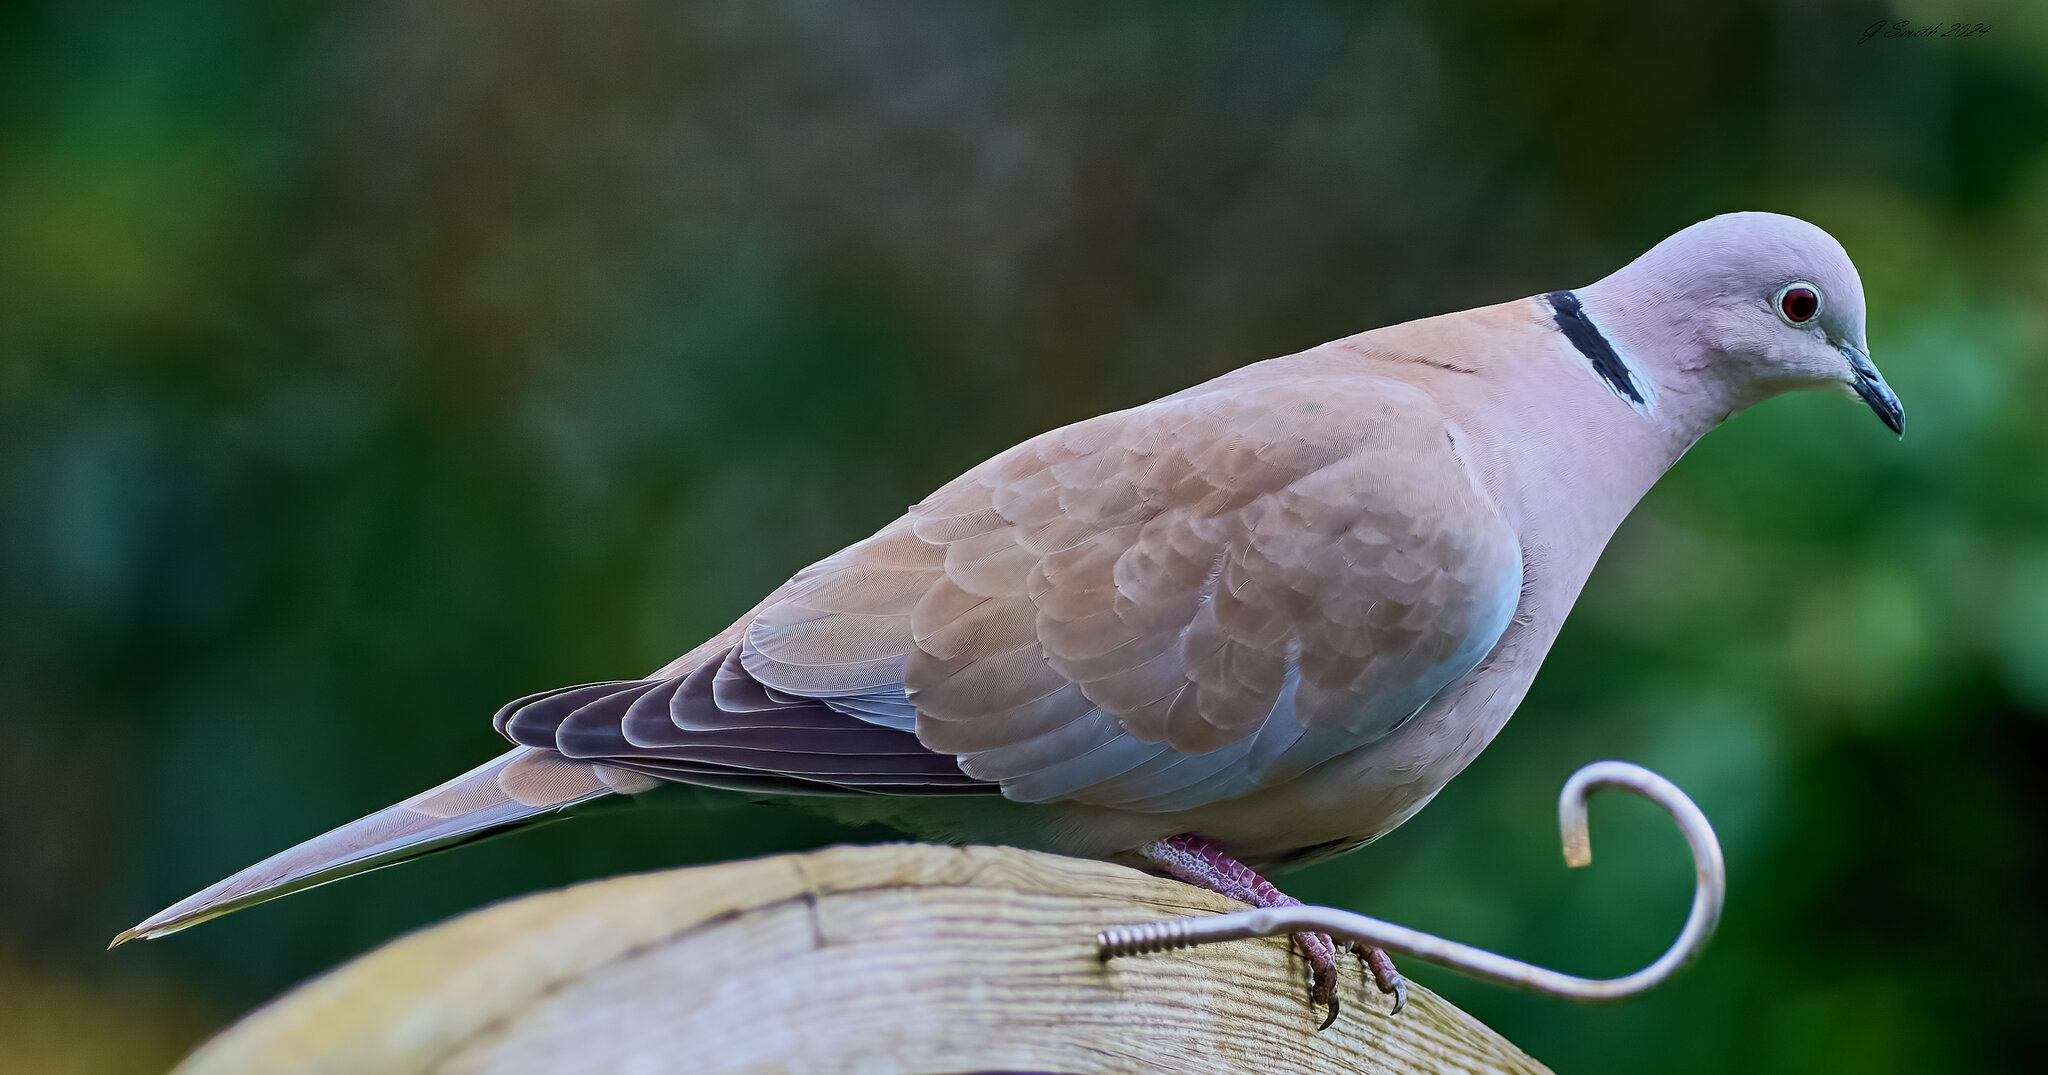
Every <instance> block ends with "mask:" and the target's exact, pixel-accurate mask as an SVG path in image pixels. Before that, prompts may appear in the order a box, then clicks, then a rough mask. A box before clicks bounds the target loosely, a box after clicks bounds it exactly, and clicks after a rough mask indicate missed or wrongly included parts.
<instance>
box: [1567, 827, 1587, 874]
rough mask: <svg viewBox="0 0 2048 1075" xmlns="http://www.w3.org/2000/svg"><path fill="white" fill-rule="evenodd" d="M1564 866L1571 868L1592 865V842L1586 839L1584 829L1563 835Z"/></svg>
mask: <svg viewBox="0 0 2048 1075" xmlns="http://www.w3.org/2000/svg"><path fill="white" fill-rule="evenodd" d="M1564 864H1565V865H1567V866H1572V867H1578V866H1591V865H1592V864H1593V842H1592V841H1591V840H1590V839H1588V838H1587V834H1586V830H1585V829H1583V828H1581V829H1579V830H1578V831H1576V832H1566V833H1565V834H1564Z"/></svg>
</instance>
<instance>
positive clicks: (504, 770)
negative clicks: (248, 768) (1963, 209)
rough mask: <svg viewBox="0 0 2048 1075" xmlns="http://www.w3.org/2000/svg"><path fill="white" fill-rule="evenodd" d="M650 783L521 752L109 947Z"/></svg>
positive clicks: (186, 904) (231, 884)
mask: <svg viewBox="0 0 2048 1075" xmlns="http://www.w3.org/2000/svg"><path fill="white" fill-rule="evenodd" d="M654 783H655V781H654V780H652V779H651V778H649V777H645V776H641V775H640V774H638V773H631V772H627V771H626V770H623V769H618V768H614V767H612V766H609V765H601V764H597V763H594V762H587V761H576V760H573V759H570V758H565V757H563V756H562V755H560V754H557V753H555V752H554V751H552V750H539V749H535V748H532V747H520V748H518V749H517V750H514V751H512V752H510V753H508V754H504V755H502V756H500V757H498V758H497V759H495V760H493V761H490V762H487V763H485V764H483V765H480V766H478V767H476V768H475V769H471V770H470V771H469V772H466V773H464V774H462V775H461V776H458V777H456V778H455V779H453V780H450V781H448V782H447V783H445V784H442V785H441V786H439V787H436V788H432V789H429V790H427V791H423V792H421V793H419V794H418V795H415V796H413V797H412V798H410V799H407V800H405V801H404V802H402V803H399V804H398V805H396V806H387V807H385V808H384V809H382V810H379V811H377V812H376V813H374V814H371V815H370V816H368V817H366V818H363V819H361V820H359V821H353V822H350V823H349V824H346V825H343V826H342V827H340V828H338V829H335V830H334V831H332V832H329V833H327V834H326V835H324V836H316V837H314V838H313V839H311V840H308V841H306V842H305V843H302V844H300V845H298V846H297V847H294V848H291V849H290V850H287V851H282V852H279V853H278V854H275V855H272V856H270V857H269V858H267V859H264V860H263V861H262V862H259V863H257V864H256V865H254V866H251V867H249V868H248V869H246V870H243V871H242V872H240V873H238V874H236V875H234V876H233V877H230V878H228V879H227V880H225V881H222V882H220V883H219V884H216V885H214V886H212V887H210V888H207V889H204V890H202V891H199V892H195V893H193V894H192V895H190V896H188V897H186V898H185V899H183V900H180V901H179V902H177V903H175V904H172V905H171V906H169V907H166V908H164V909H163V910H162V911H159V912H157V913H156V914H154V915H152V916H150V917H149V918H148V919H146V920H144V921H143V922H142V923H141V924H139V925H137V926H136V927H135V928H134V929H131V930H128V931H127V932H125V933H123V934H121V935H120V936H118V937H116V938H114V943H115V944H120V943H121V942H123V941H132V940H135V939H136V938H138V937H142V938H149V937H161V936H163V935H164V934H166V933H175V932H177V931H178V930H181V929H184V928H185V927H187V926H192V925H197V924H199V923H201V922H204V921H206V920H207V919H209V918H214V917H217V916H220V915H224V914H227V913H228V912H229V911H236V910H240V909H241V908H244V907H248V906H250V905H252V904H257V903H262V902H264V901H266V900H274V899H276V898H278V897H279V896H286V895H290V894H291V893H293V892H299V891H302V890H304V889H308V888H312V887H313V886H314V885H324V884H326V883H327V882H329V881H338V880H340V879H342V878H344V877H351V876H354V875H355V874H359V873H364V872H367V871H369V870H374V869H377V868H379V867H382V866H390V865H394V864H396V863H400V862H404V861H406V860H407V859H413V858H418V857H419V856H421V855H425V854H429V853H431V852H434V851H442V850H446V849H447V848H451V847H456V846H459V845H461V844H466V843H472V842H475V841H477V840H481V839H483V838H485V837H487V836H495V835H498V834H499V833H503V832H506V831H509V830H511V829H515V828H523V827H525V826H528V825H534V824H539V823H541V822H545V821H551V820H554V819H555V818H558V817H560V816H561V815H562V812H563V811H564V810H567V809H569V808H570V807H572V806H576V805H578V804H580V803H585V802H588V801H590V800H592V799H597V798H602V797H603V796H606V795H610V794H613V793H615V792H623V793H632V792H637V791H642V790H645V789H646V788H648V787H649V786H651V785H653V784H654Z"/></svg>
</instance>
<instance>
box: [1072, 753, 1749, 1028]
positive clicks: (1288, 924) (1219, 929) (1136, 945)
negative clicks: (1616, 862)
mask: <svg viewBox="0 0 2048 1075" xmlns="http://www.w3.org/2000/svg"><path fill="white" fill-rule="evenodd" d="M1601 788H1616V789H1619V790H1621V791H1627V792H1632V793H1634V794H1636V795H1640V796H1642V797H1643V798H1645V799H1648V800H1650V801H1651V802H1653V803H1656V804H1657V805H1658V806H1661V807H1663V808H1664V809H1665V811H1666V812H1668V813H1669V814H1670V815H1671V817H1672V820H1674V821H1676V822H1677V823H1678V828H1679V830H1680V831H1682V832H1684V833H1685V842H1686V843H1687V844H1689V845H1690V846H1691V847H1692V863H1693V869H1694V871H1695V873H1696V874H1697V875H1698V883H1697V885H1696V886H1695V887H1694V889H1693V896H1692V913H1691V914H1690V915H1689V916H1687V918H1686V920H1685V928H1684V929H1682V930H1680V931H1679V934H1678V940H1676V941H1674V942H1672V945H1671V947H1670V949H1668V950H1667V951H1665V953H1664V954H1663V955H1661V956H1659V957H1657V961H1656V962H1654V963H1652V964H1650V965H1649V966H1647V967H1644V968H1643V969H1642V970H1639V971H1636V972H1635V973H1634V974H1630V975H1626V976H1624V977H1621V978H1605V979H1602V978H1579V977H1575V976H1573V975H1570V974H1561V973H1559V972H1557V971H1554V970H1549V969H1546V968H1544V967H1538V966H1533V965H1531V964H1528V963H1524V962H1522V961H1520V960H1517V959H1509V958H1508V957H1506V956H1503V955H1497V954H1495V953H1493V952H1489V951H1486V950H1485V949H1483V948H1474V947H1472V946H1471V945H1468V944H1459V943H1458V942H1456V941H1448V940H1445V939H1444V938H1442V937H1438V936H1435V935H1433V934H1428V933H1423V932H1421V931H1419V930H1413V929H1409V928H1407V927H1406V926H1397V925H1395V924H1393V923H1392V922H1383V921H1381V920H1379V919H1377V918H1368V917H1366V916H1365V915H1362V914H1353V913H1352V912H1350V911H1340V910H1338V909H1336V908H1334V907H1311V906H1297V907H1269V908H1258V909H1254V910H1249V911H1232V912H1229V913H1227V914H1220V915H1210V916H1207V917H1201V918H1177V919H1173V920H1171V921H1166V922H1149V923H1145V924H1143V925H1136V926H1121V927H1118V928H1116V929H1111V930H1106V931H1104V932H1103V933H1102V935H1101V936H1099V937H1097V938H1096V944H1097V946H1098V950H1099V953H1100V955H1101V957H1102V958H1103V959H1105V960H1107V959H1111V958H1113V957H1116V956H1125V955H1137V954H1140V953H1144V952H1161V951H1166V950H1168V949H1173V948H1192V947H1194V946H1195V945H1200V944H1214V943H1215V942H1217V941H1235V940H1241V939H1244V938H1247V937H1275V936H1279V935H1281V934H1286V933H1326V934H1329V935H1330V936H1331V937H1332V938H1334V939H1336V940H1339V941H1363V942H1365V943H1366V944H1369V945H1373V946H1375V947H1379V948H1384V949H1386V950H1387V951H1389V952H1398V953H1400V954H1402V955H1408V956H1414V957H1415V958H1417V959H1421V960H1425V961H1427V962H1430V963H1435V964H1437V965H1438V966H1441V967H1448V968H1450V969H1451V970H1454V971H1457V972H1458V973H1460V974H1463V975H1466V976H1467V977H1471V978H1477V979H1479V980H1481V981H1485V982H1494V983H1497V984H1499V985H1505V986H1511V987H1513V988H1516V989H1526V990H1529V991H1530V992H1534V993H1548V994H1551V995H1552V996H1559V997H1570V998H1571V999H1573V1000H1585V1001H1600V1000H1619V999H1620V998H1622V997H1631V996H1634V995H1636V994H1637V993H1641V992H1643V991H1645V990H1647V989H1649V988H1651V987H1652V986H1655V985H1657V984H1658V983H1659V982H1662V981H1663V980H1664V979H1666V978H1668V977H1670V976H1671V974H1672V972H1673V971H1676V970H1677V969H1678V968H1679V967H1681V966H1684V965H1685V963H1686V961H1687V960H1689V959H1691V958H1692V957H1694V956H1696V955H1698V954H1699V952H1700V949H1702V948H1704V947H1706V944H1707V938H1708V937H1711V936H1712V935H1713V933H1714V926H1715V924H1716V923H1717V922H1719V921H1720V918H1721V903H1722V901H1723V900H1724V899H1725V898H1726V896H1727V894H1728V876H1727V871H1726V868H1725V867H1724V866H1723V864H1722V862H1721V844H1720V841H1718V840H1716V839H1715V838H1714V827H1713V826H1712V825H1709V824H1708V823H1707V816H1706V815H1705V814H1703V813H1701V812H1700V808H1699V807H1698V806H1695V805H1693V801H1692V800H1691V799H1689V798H1687V797H1686V795H1685V793H1684V792H1682V791H1680V790H1678V786H1677V785H1676V784H1673V783H1672V782H1671V781H1669V780H1666V779H1664V778H1663V777H1661V776H1658V775H1657V774H1656V773H1653V772H1651V771H1650V770H1648V769H1645V768H1643V767H1642V766H1640V765H1632V764H1630V763H1628V762H1625V761H1596V762H1594V763H1593V764H1591V765H1588V766H1585V767H1584V768H1582V769H1580V770H1579V771H1578V772H1575V773H1573V774H1572V775H1571V779H1569V780H1567V781H1565V784H1564V790H1563V791H1562V792H1560V793H1559V795H1558V799H1557V824H1558V828H1559V830H1560V831H1561V832H1562V833H1563V835H1564V860H1565V864H1566V865H1567V866H1584V865H1586V864H1587V863H1589V862H1591V861H1593V851H1592V845H1591V838H1590V836H1589V835H1588V834H1587V830H1586V800H1587V799H1588V798H1590V797H1591V795H1592V793H1593V792H1595V791H1598V790H1599V789H1601Z"/></svg>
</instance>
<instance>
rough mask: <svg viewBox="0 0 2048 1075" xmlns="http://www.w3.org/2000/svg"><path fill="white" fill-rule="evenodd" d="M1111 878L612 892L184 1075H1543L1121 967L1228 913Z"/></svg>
mask: <svg viewBox="0 0 2048 1075" xmlns="http://www.w3.org/2000/svg"><path fill="white" fill-rule="evenodd" d="M1234 906H1236V905H1235V904H1232V903H1230V902H1229V901H1227V900H1225V899H1223V898H1222V897H1220V896H1216V895H1213V894H1211V893H1208V892H1204V891H1201V890H1199V889H1194V888H1190V887H1188V886H1186V885H1182V884H1179V883H1176V882H1173V881H1166V880H1161V879H1159V878H1155V877H1149V876H1146V875H1145V874H1142V873H1139V872H1137V871H1135V870H1130V869H1126V868H1124V867H1121V866H1115V865H1111V864H1108V863H1102V862H1092V861H1086V860H1081V859H1069V858H1060V857H1058V856H1054V855H1045V854H1038V853H1034V852H1028V851H1018V850H1014V849H1010V848H998V847H965V848H955V847H938V846H932V845H927V844H890V845H882V846H868V847H835V848H829V849H827V850H823V851H816V852H812V853H809V854H801V855H778V856H775V857H772V858H764V859H755V860H752V861H747V862H732V863H726V864H723V865H717V866H700V867H695V868H692V869H682V870H669V871H665V872H662V873H653V874H642V875H636V876H629V877H617V878H612V879H610V880H605V881H595V882H592V883H589V884H584V885H577V886H575V887H573V888H566V889H562V890H559V891H555V892H545V893H541V894H538V895H534V896H528V897H525V898H522V899H517V900H513V901H511V902H508V903H503V904H499V905H497V906H494V907H488V908H485V909H483V910H480V911H476V912H473V913H471V914H467V915H464V916H462V917H460V918H457V919H454V920H453V921H450V922H447V923H444V924H442V925H439V926H435V927H432V928H430V929H426V930H423V931H421V932H419V933H416V934H413V935H411V936H408V937H403V938H401V939H399V940H396V941H393V942H391V943H390V944H387V945H385V946H384V947H382V948H379V949H377V950H376V951H374V952H371V953H370V954H368V955H366V956H363V957H362V958H360V959H357V960H355V961H353V962H350V963H347V964H345V965H343V966H342V967H340V968H338V969H336V970H334V971H332V972H330V973H328V974H326V975H324V976H322V977H320V978H317V979H314V980H313V981H311V982H308V983H307V984H305V985H304V986H301V987H299V988H298V989H296V990H294V991H292V992H290V993H288V994H286V995H285V996H283V997H281V998H279V999H278V1000H276V1001H273V1002H271V1003H270V1004H269V1005H266V1006H265V1007H263V1008H260V1009H258V1010H257V1011H256V1012H254V1013H253V1014H251V1015H249V1016H248V1017H246V1018H245V1019H243V1020H242V1021H241V1022H240V1023H239V1024H237V1025H236V1026H234V1027H232V1028H230V1029H229V1030H228V1031H226V1032H225V1033H223V1034H222V1035H221V1036H219V1037H218V1038H215V1039H214V1040H213V1041H211V1042H209V1043H207V1044H206V1045H205V1046H204V1047H203V1048H201V1049H200V1051H199V1052H198V1053H196V1054H194V1055H193V1056H192V1058H191V1059H189V1060H188V1061H186V1063H185V1065H184V1066H183V1067H181V1068H179V1072H180V1073H181V1075H221V1073H228V1072H234V1073H242V1072H255V1071H261V1072H307V1073H327V1072H334V1073H340V1072H379V1073H391V1075H398V1073H430V1072H431V1073H436V1075H439V1073H452V1072H490V1073H510V1072H550V1073H553V1072H650V1073H651V1072H667V1071H689V1072H706V1073H711V1072H797V1073H813V1072H815V1073H837V1072H898V1071H901V1072H973V1071H1040V1072H1077V1073H1078V1072H1141V1071H1172V1072H1190V1073H1208V1072H1269V1071H1317V1072H1324V1071H1326V1072H1345V1073H1351V1072H1402V1073H1407V1072H1453V1071H1456V1072H1510V1073H1532V1072H1544V1071H1545V1070H1546V1069H1545V1068H1543V1067H1542V1066H1541V1065H1540V1064H1537V1063H1536V1062H1535V1061H1533V1060H1531V1059H1530V1058H1529V1057H1528V1056H1526V1055H1524V1054H1523V1053H1522V1052H1521V1051H1520V1050H1518V1049H1516V1048H1515V1047H1514V1046H1513V1045H1511V1044H1509V1043H1508V1042H1507V1041H1505V1040H1503V1039H1502V1038H1501V1037H1500V1036H1499V1035H1497V1034H1495V1033H1493V1032H1492V1031H1491V1030H1488V1029H1487V1028H1486V1027H1485V1026H1483V1025H1481V1024H1480V1023H1479V1022H1478V1021H1476V1020H1474V1019H1473V1018H1472V1017H1470V1016H1468V1015H1466V1014H1465V1013H1463V1012H1461V1011H1459V1010H1457V1009H1456V1008H1453V1007H1451V1006H1450V1005H1449V1004H1447V1003H1445V1002H1444V1001H1443V1000H1442V999H1440V998H1438V997H1437V996H1435V995H1434V994H1432V993H1430V992H1428V991H1427V990H1424V989H1421V988H1419V987H1413V986H1411V993H1410V999H1409V1004H1408V1010H1407V1011H1405V1012H1403V1013H1402V1014H1401V1015H1400V1016H1399V1017H1396V1018H1392V1019H1389V1018H1388V1017H1387V1016H1386V1015H1385V1014H1384V1009H1383V1008H1382V1007H1381V1006H1380V1005H1381V1004H1382V1003H1383V1001H1382V999H1381V997H1380V996H1379V994H1378V993H1376V992H1370V991H1369V987H1368V986H1366V985H1365V984H1363V982H1362V981H1361V979H1360V978H1359V976H1358V974H1359V972H1358V968H1357V966H1356V965H1355V964H1349V965H1345V967H1344V972H1345V977H1344V980H1343V987H1344V989H1345V990H1346V999H1347V1003H1346V1004H1345V1011H1344V1015H1343V1018H1341V1019H1339V1020H1338V1022H1337V1025H1335V1026H1333V1027H1331V1028H1330V1029H1329V1030H1328V1031H1326V1032H1323V1033H1320V1034H1318V1033H1316V1030H1315V1027H1316V1023H1317V1022H1318V1021H1319V1018H1318V1016H1319V1015H1320V1013H1319V1012H1315V1011H1311V1010H1310V1008H1309V1006H1308V1002H1307V989H1306V986H1305V977H1306V967H1305V965H1304V964H1303V963H1302V961H1301V958H1300V957H1299V956H1298V955H1297V954H1295V952H1294V951H1293V946H1292V945H1290V944H1288V943H1287V942H1285V941H1283V940H1278V939H1275V940H1266V941H1241V942H1235V943H1232V944H1223V945H1214V946H1210V947H1206V948H1201V949H1195V950H1190V951H1180V952H1170V953H1164V954H1158V955H1147V956H1139V957H1131V958H1126V959H1118V960H1115V961H1112V962H1109V963H1106V964H1105V963H1103V962H1102V961H1100V960H1098V959H1097V958H1096V955H1095V935H1096V934H1097V933H1098V932H1100V931H1101V930H1103V929H1105V928H1107V927H1109V926H1116V925H1127V924H1130V923H1135V922H1144V921H1149V920H1152V919H1156V918H1162V917H1172V916H1175V915H1184V914H1194V913H1204V912H1214V911H1223V910H1229V909H1231V908H1233V907H1234Z"/></svg>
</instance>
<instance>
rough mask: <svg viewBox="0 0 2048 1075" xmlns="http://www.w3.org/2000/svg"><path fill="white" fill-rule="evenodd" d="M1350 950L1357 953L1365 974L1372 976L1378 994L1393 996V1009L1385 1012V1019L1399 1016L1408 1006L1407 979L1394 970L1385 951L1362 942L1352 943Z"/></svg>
mask: <svg viewBox="0 0 2048 1075" xmlns="http://www.w3.org/2000/svg"><path fill="white" fill-rule="evenodd" d="M1350 948H1351V950H1352V951H1353V952H1356V953H1358V961H1359V962H1360V963H1363V964H1365V970H1366V973H1367V974H1369V975H1371V976H1372V983H1373V984H1374V985H1376V986H1378V987H1379V990H1380V992H1382V993H1387V994H1391V995H1392V996H1393V998H1394V1007H1393V1010H1391V1011H1389V1012H1387V1017H1388V1018H1393V1017H1394V1016H1396V1015H1399V1014H1401V1009H1403V1008H1406V1007H1407V1006H1408V979H1406V978H1403V977H1401V972H1400V971H1399V970H1396V969H1395V968H1394V957H1392V956H1390V955H1388V954H1387V952H1386V949H1384V948H1374V947H1373V946H1372V945H1369V944H1366V943H1365V942H1364V941H1352V942H1351V944H1350Z"/></svg>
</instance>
